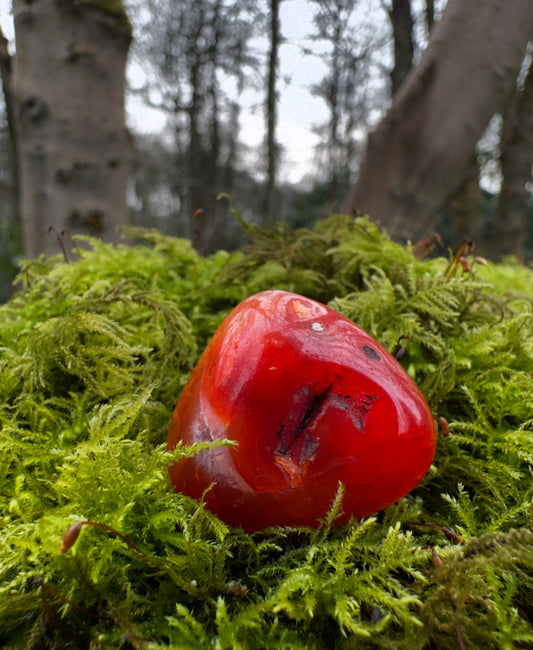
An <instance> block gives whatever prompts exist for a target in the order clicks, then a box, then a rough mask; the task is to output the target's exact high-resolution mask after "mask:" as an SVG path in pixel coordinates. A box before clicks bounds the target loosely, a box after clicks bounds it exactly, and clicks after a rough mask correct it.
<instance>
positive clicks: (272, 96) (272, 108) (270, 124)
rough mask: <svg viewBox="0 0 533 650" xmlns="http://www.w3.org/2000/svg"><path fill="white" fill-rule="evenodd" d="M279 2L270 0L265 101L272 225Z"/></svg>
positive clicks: (268, 209) (268, 216)
mask: <svg viewBox="0 0 533 650" xmlns="http://www.w3.org/2000/svg"><path fill="white" fill-rule="evenodd" d="M280 4H281V0H270V52H269V57H268V82H267V101H266V122H267V135H266V140H267V142H266V144H267V183H266V210H265V213H266V219H267V223H273V221H274V219H275V216H276V212H277V208H278V206H277V201H276V177H277V170H278V158H279V148H278V144H277V142H276V123H277V105H278V97H277V92H276V80H277V75H278V59H279V46H280V42H281V34H280V19H279V6H280Z"/></svg>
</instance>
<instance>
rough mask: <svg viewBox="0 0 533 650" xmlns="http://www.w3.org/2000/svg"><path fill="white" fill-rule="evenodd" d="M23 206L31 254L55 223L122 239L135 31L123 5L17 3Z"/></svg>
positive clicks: (53, 245) (47, 242)
mask: <svg viewBox="0 0 533 650" xmlns="http://www.w3.org/2000/svg"><path fill="white" fill-rule="evenodd" d="M13 12H14V18H15V39H16V55H15V61H14V70H13V82H14V84H13V91H14V97H15V102H16V107H17V118H18V119H17V124H16V126H17V139H18V154H19V181H20V192H21V194H20V197H21V201H20V209H21V215H22V221H23V225H24V241H25V250H26V255H28V256H30V257H33V256H35V255H37V254H39V253H41V252H44V253H47V254H49V253H56V252H58V246H57V242H56V241H54V238H50V237H48V238H47V237H46V233H47V231H48V229H49V228H50V227H51V226H53V227H55V228H56V229H57V231H58V232H61V231H62V230H68V231H69V233H71V234H72V235H74V234H76V233H80V232H82V233H83V232H84V233H89V234H97V235H100V234H101V235H102V237H103V238H104V240H105V241H115V240H116V239H117V238H118V236H119V235H118V233H117V228H116V227H117V225H118V224H123V223H126V222H127V221H128V210H127V206H126V184H127V180H128V167H129V157H130V150H129V137H128V133H127V130H126V126H125V115H124V77H125V65H126V59H127V53H128V49H129V45H130V42H131V37H132V34H131V25H130V23H129V22H128V18H127V15H126V12H125V10H124V7H123V5H122V3H121V2H119V1H118V0H117V1H116V2H109V3H107V4H104V3H102V2H97V1H96V0H39V1H38V2H28V1H27V0H14V1H13Z"/></svg>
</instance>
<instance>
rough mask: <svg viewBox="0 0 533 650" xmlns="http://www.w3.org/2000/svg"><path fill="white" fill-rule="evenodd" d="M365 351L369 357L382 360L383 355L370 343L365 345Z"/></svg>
mask: <svg viewBox="0 0 533 650" xmlns="http://www.w3.org/2000/svg"><path fill="white" fill-rule="evenodd" d="M363 350H364V353H365V354H366V356H367V357H368V358H369V359H375V360H376V361H381V357H380V356H379V354H378V353H377V352H376V351H375V350H374V348H371V347H370V346H368V345H364V346H363Z"/></svg>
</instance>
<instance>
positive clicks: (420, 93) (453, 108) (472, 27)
mask: <svg viewBox="0 0 533 650" xmlns="http://www.w3.org/2000/svg"><path fill="white" fill-rule="evenodd" d="M532 34H533V2H531V0H485V1H484V2H478V1H477V0H449V2H448V5H447V7H446V9H445V11H444V13H443V15H442V18H441V19H440V21H439V22H438V23H436V24H435V25H434V27H433V30H432V32H431V37H430V41H429V44H428V47H427V49H426V50H425V52H424V53H423V55H422V57H421V60H420V63H419V64H418V65H417V66H416V67H415V68H413V69H412V71H411V73H410V74H409V76H408V77H407V79H406V81H405V83H404V84H403V85H402V87H401V88H400V90H399V91H398V93H397V94H396V96H395V97H394V98H393V102H392V105H391V107H390V109H389V111H388V112H387V114H386V115H385V117H384V118H383V120H382V121H381V122H380V124H379V125H378V127H377V128H376V130H375V131H374V132H373V133H371V134H370V136H369V139H368V143H367V151H366V155H365V158H364V160H363V163H362V166H361V168H360V171H359V177H358V179H357V182H356V184H355V186H354V188H353V190H352V192H351V193H350V195H349V197H348V200H347V202H346V204H345V209H346V210H347V211H352V210H356V211H358V212H364V213H367V214H369V215H370V216H371V218H373V219H374V220H375V221H377V222H379V223H381V224H382V225H383V226H385V227H386V228H387V229H388V231H389V234H390V235H391V236H392V237H394V238H395V239H399V240H401V241H405V240H406V239H411V240H413V241H414V240H416V239H419V238H421V237H423V236H425V235H427V233H428V229H430V228H431V227H432V226H433V224H434V222H435V220H436V217H437V215H438V212H439V210H440V209H441V208H442V207H443V206H444V205H445V203H446V201H447V199H448V198H450V197H451V196H452V195H453V194H454V192H455V191H456V190H457V188H458V187H459V186H460V185H461V183H462V181H463V179H464V177H465V174H466V171H467V169H468V165H469V162H470V157H471V154H472V151H473V150H474V148H475V146H476V143H477V141H478V140H479V138H480V136H481V134H482V133H483V131H484V129H485V128H486V126H487V124H488V123H489V121H490V119H491V117H492V116H493V115H494V113H495V112H497V111H499V110H501V109H502V107H503V106H504V103H505V101H506V100H507V99H508V97H509V93H510V90H511V88H512V86H513V84H514V82H515V79H516V74H517V71H518V69H519V66H520V63H521V61H522V58H523V56H524V51H525V49H526V45H527V43H528V40H529V38H530V37H531V35H532Z"/></svg>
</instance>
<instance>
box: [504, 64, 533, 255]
mask: <svg viewBox="0 0 533 650" xmlns="http://www.w3.org/2000/svg"><path fill="white" fill-rule="evenodd" d="M532 163H533V60H532V61H531V63H530V65H529V70H528V73H527V76H526V79H525V81H524V86H523V88H522V90H521V92H520V91H517V93H516V96H515V97H514V98H513V99H512V101H511V102H510V104H509V108H508V110H507V111H506V112H505V114H504V120H503V128H502V135H501V154H500V164H501V171H502V188H501V192H500V203H499V206H498V216H497V224H496V240H495V252H496V254H497V255H498V256H505V255H516V256H517V257H518V258H519V259H522V258H523V257H524V244H525V237H526V211H527V200H528V197H529V191H528V189H527V183H528V182H530V181H531V165H532Z"/></svg>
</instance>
